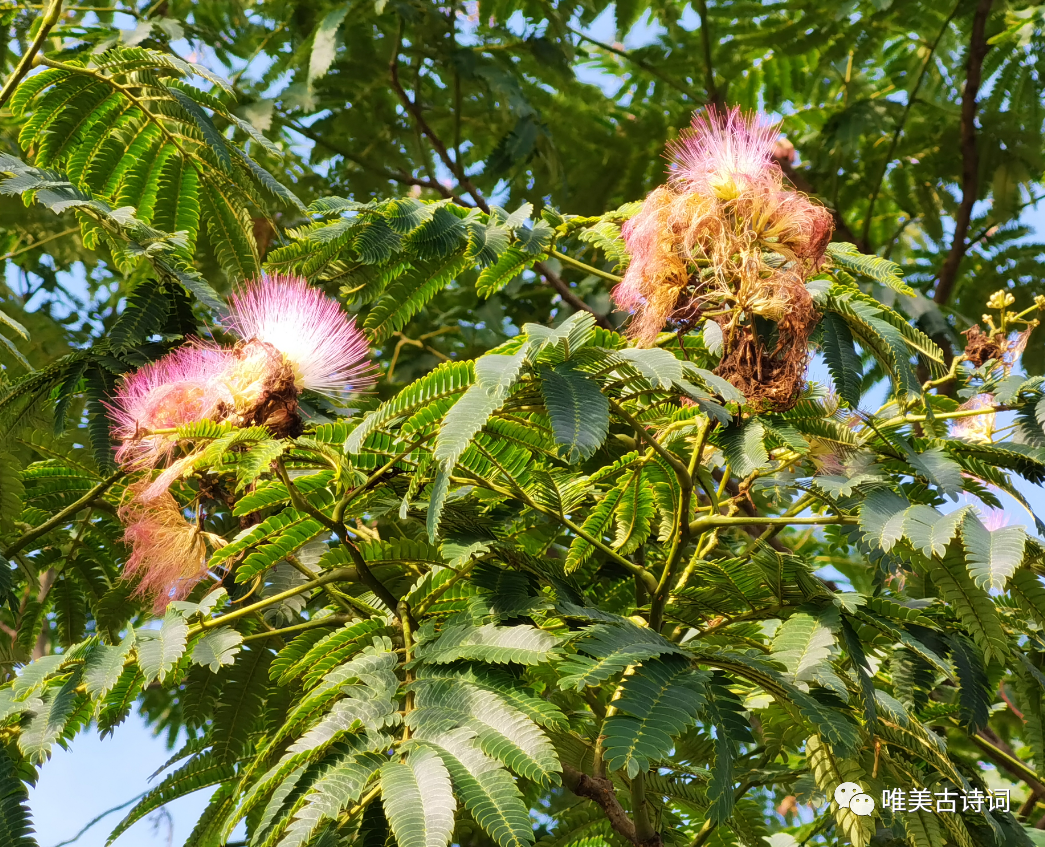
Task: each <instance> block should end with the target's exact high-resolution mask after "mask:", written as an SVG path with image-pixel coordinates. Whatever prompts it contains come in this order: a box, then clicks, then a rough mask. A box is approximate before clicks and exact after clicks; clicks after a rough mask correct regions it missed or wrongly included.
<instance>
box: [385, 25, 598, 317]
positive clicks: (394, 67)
mask: <svg viewBox="0 0 1045 847" xmlns="http://www.w3.org/2000/svg"><path fill="white" fill-rule="evenodd" d="M402 43H403V20H402V19H400V20H399V25H398V27H397V28H396V34H395V41H394V42H393V46H392V55H391V57H390V58H389V60H388V74H389V77H390V78H391V81H392V90H393V91H394V92H395V93H396V96H397V97H398V98H399V102H400V103H402V104H403V109H404V110H406V113H407V114H408V115H410V116H411V117H412V118H413V119H414V121H415V122H416V124H417V128H418V129H419V130H420V132H421V133H422V134H423V135H424V136H426V137H427V138H428V141H429V142H430V143H431V145H432V148H433V149H434V150H435V152H436V155H437V156H438V157H439V159H440V161H441V162H442V163H443V164H444V165H445V166H446V167H447V169H448V170H449V171H450V173H452V174H453V175H454V178H455V179H456V180H457V183H458V185H459V186H460V187H461V188H462V189H464V191H465V193H466V194H468V196H470V197H471V198H472V199H473V200H474V201H475V205H476V206H478V207H479V208H480V209H482V211H484V212H486V214H490V205H489V203H487V202H486V198H485V197H483V195H482V192H481V191H479V189H478V188H476V186H475V184H474V183H473V182H472V180H471V178H470V177H469V176H468V174H467V173H466V172H465V170H464V168H463V167H462V165H461V163H460V162H456V161H454V158H453V157H452V156H451V155H450V151H449V150H447V148H446V145H445V144H443V142H442V140H441V139H440V138H439V136H438V135H436V133H435V131H434V130H433V129H432V127H431V126H429V124H428V121H426V120H425V117H424V114H423V113H422V111H421V105H420V102H419V101H418V100H417V99H414V100H411V99H410V95H408V94H407V93H406V90H405V89H404V88H403V85H402V83H401V82H400V81H399V49H400V47H401V45H402ZM534 268H535V269H536V270H537V272H538V273H540V274H541V276H543V277H544V278H545V279H546V280H548V283H549V284H550V285H551V287H552V288H554V289H555V290H556V292H558V294H559V296H560V297H561V298H562V300H563V302H564V303H566V304H567V305H569V306H571V307H572V308H574V309H576V310H578V311H585V312H591V313H592V314H593V315H595V322H596V323H597V324H598V325H599V326H601V327H603V328H604V329H613V325H612V324H610V322H609V321H608V320H607V319H606V318H605V316H603V315H599V314H597V313H596V312H595V310H594V309H592V308H591V306H589V305H588V304H587V303H585V302H584V301H583V300H581V299H580V298H579V297H578V296H577V295H576V294H574V293H573V291H572V289H571V288H570V286H569V284H568V283H567V282H565V281H564V280H563V279H562V278H561V277H560V276H559V275H558V274H556V273H555V272H554V271H553V270H552V269H551V268H549V267H548V266H547V265H546V264H545V263H544V262H537V263H536V264H535V265H534Z"/></svg>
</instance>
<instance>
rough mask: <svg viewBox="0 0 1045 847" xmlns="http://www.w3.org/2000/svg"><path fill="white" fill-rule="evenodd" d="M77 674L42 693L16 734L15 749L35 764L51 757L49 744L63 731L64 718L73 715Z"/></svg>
mask: <svg viewBox="0 0 1045 847" xmlns="http://www.w3.org/2000/svg"><path fill="white" fill-rule="evenodd" d="M78 683H79V680H78V679H77V677H76V675H74V676H72V677H70V678H69V679H68V680H67V681H66V682H65V684H64V685H61V686H53V687H51V688H49V689H48V690H46V691H45V692H44V693H43V695H42V696H41V698H40V699H41V704H40V706H39V707H38V708H37V709H36V710H35V712H34V714H33V716H32V717H31V718H30V719H29V723H28V724H26V726H25V728H24V729H23V730H22V732H21V734H19V736H18V749H19V750H21V751H22V753H23V754H24V755H25V757H26V758H27V759H28V760H29V761H30V762H32V763H33V764H34V765H40V764H43V763H44V762H46V761H47V760H48V759H49V758H50V757H51V746H52V745H53V744H54V743H55V742H56V741H57V740H58V739H59V737H60V736H61V735H62V731H63V730H64V729H65V724H66V722H67V721H68V720H69V719H70V717H71V716H72V715H73V711H74V709H75V707H76V701H77V700H78V699H79V695H77V693H76V688H77V685H78Z"/></svg>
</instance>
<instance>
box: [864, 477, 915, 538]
mask: <svg viewBox="0 0 1045 847" xmlns="http://www.w3.org/2000/svg"><path fill="white" fill-rule="evenodd" d="M910 505H911V504H910V503H909V502H908V501H907V500H906V499H905V498H904V497H901V496H900V495H899V494H895V493H894V492H892V491H888V490H884V489H875V490H874V491H872V492H871V493H870V494H868V495H867V499H865V500H864V502H863V503H862V504H861V506H860V519H859V520H860V523H859V526H860V532H861V534H862V535H863V537H864V540H865V541H866V542H867V543H868V544H870V545H872V546H873V547H878V548H880V549H882V550H884V551H885V552H886V553H888V552H889V551H890V550H892V549H893V546H894V545H895V544H896V542H897V541H899V540H900V539H901V538H902V537H903V526H904V516H905V515H906V514H907V509H908V507H909V506H910Z"/></svg>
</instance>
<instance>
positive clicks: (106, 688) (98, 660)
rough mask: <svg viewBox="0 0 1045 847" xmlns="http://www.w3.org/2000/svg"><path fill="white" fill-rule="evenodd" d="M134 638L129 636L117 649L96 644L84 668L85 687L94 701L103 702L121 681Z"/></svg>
mask: <svg viewBox="0 0 1045 847" xmlns="http://www.w3.org/2000/svg"><path fill="white" fill-rule="evenodd" d="M133 639H134V636H133V635H128V636H127V637H126V638H124V640H123V641H122V642H120V644H119V645H118V646H116V647H109V646H108V645H106V644H96V645H95V646H94V647H93V648H92V649H91V652H90V653H89V654H88V656H87V661H86V662H84V667H83V681H84V687H85V688H86V689H87V694H88V695H89V696H90V697H91V699H92V700H101V699H102V698H103V697H105V696H106V695H107V694H108V693H109V692H110V691H112V690H113V688H114V687H115V686H116V683H117V682H119V681H120V677H121V676H122V675H123V669H124V667H125V665H126V662H127V654H128V653H129V652H130V650H131V645H132V643H133Z"/></svg>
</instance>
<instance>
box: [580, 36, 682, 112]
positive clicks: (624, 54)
mask: <svg viewBox="0 0 1045 847" xmlns="http://www.w3.org/2000/svg"><path fill="white" fill-rule="evenodd" d="M566 30H567V31H568V32H572V33H573V34H574V35H576V36H577V37H578V38H581V39H583V40H585V41H587V42H588V43H589V44H594V45H595V46H596V47H598V48H599V49H600V50H605V51H606V52H607V53H612V54H613V55H615V56H620V57H621V58H622V59H625V60H626V61H628V62H631V64H633V65H634V66H635V67H637V68H640V69H641V70H644V71H645V72H646V73H648V74H649V75H650V76H654V77H656V78H657V79H659V80H660V81H661V82H664V83H666V84H667V85H669V86H671V87H672V88H674V89H675V90H676V91H677V92H679V94H685V95H686V96H687V97H689V98H691V99H693V100H695V101H697V102H698V103H699V102H700V98H699V97H698V96H697V95H696V94H694V92H693V91H692V90H691V89H689V88H687V87H686V86H685V85H683V84H682V83H681V82H679V81H678V80H676V79H672V78H671V77H670V76H667V75H666V74H664V73H661V72H660V71H658V70H657V69H656V68H655V67H653V66H652V65H651V64H649V63H648V62H645V61H643V60H642V59H639V58H637V57H636V56H633V55H632V54H631V53H629V52H628V51H627V50H622V49H620V48H619V47H614V46H613V45H612V44H606V43H604V42H602V41H597V40H596V39H594V38H592V37H591V36H590V35H585V34H584V33H583V32H581V31H580V30H579V29H574V28H573V27H572V26H568V27H566Z"/></svg>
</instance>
